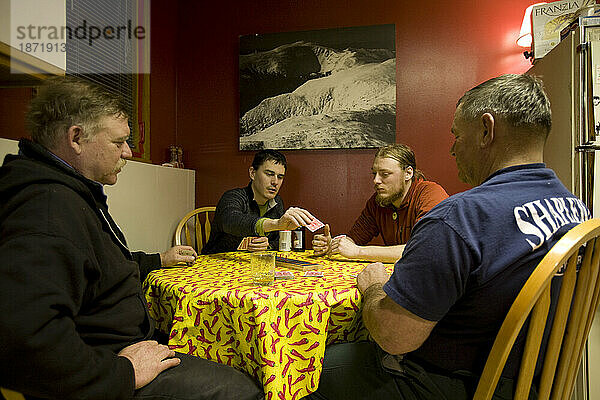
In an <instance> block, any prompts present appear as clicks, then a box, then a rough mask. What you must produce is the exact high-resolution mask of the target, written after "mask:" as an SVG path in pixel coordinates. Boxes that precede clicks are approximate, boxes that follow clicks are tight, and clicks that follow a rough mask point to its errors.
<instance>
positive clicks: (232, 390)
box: [0, 353, 265, 400]
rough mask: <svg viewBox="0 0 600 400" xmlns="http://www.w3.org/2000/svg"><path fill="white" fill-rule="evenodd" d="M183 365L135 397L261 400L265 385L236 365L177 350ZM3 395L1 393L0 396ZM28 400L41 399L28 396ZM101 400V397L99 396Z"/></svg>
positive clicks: (167, 371) (184, 399) (156, 379)
mask: <svg viewBox="0 0 600 400" xmlns="http://www.w3.org/2000/svg"><path fill="white" fill-rule="evenodd" d="M177 358H180V359H181V364H179V365H178V366H176V367H173V368H170V369H168V370H166V371H163V372H162V373H160V374H159V375H158V376H157V377H156V378H155V379H154V380H153V381H152V382H150V383H149V384H148V385H146V386H144V387H143V388H141V389H138V390H136V391H135V393H134V395H133V397H132V399H135V400H142V399H143V400H209V399H210V400H258V399H264V398H265V394H264V392H263V390H262V388H261V387H260V386H259V385H258V384H257V383H256V382H255V381H254V380H253V379H252V378H251V377H249V376H248V375H246V374H244V373H243V372H241V371H238V370H237V369H235V368H233V367H228V366H227V365H223V364H219V363H216V362H213V361H208V360H205V359H203V358H200V357H195V356H190V355H187V354H181V353H177ZM1 398H2V396H0V399H1ZM26 399H27V400H41V399H38V398H37V397H32V396H26ZM98 400H100V399H98Z"/></svg>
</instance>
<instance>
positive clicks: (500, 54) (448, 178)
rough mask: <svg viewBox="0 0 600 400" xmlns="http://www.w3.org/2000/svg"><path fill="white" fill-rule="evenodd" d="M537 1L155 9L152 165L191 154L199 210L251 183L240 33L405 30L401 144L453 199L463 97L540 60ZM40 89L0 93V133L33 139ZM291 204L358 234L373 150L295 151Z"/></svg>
mask: <svg viewBox="0 0 600 400" xmlns="http://www.w3.org/2000/svg"><path fill="white" fill-rule="evenodd" d="M530 2H531V1H530V0H527V1H525V0H504V1H496V2H492V1H489V0H483V1H475V0H455V1H452V2H441V1H439V2H408V1H389V0H371V1H365V0H345V1H343V0H327V1H323V0H280V1H272V0H256V1H236V2H226V1H221V2H209V1H184V0H180V1H177V2H173V1H170V2H167V1H166V0H154V1H153V2H152V15H151V22H152V26H151V34H152V39H151V40H152V44H151V46H152V65H151V67H152V74H151V121H150V124H151V126H150V130H151V137H150V140H151V157H152V161H153V162H154V163H156V164H160V163H162V162H164V161H165V158H166V157H167V154H166V151H167V147H168V146H169V145H170V144H178V145H180V146H183V148H184V152H185V153H184V160H185V163H186V167H187V168H193V169H195V170H196V177H197V182H196V183H197V185H196V204H197V205H198V206H202V205H211V204H216V202H217V201H218V199H219V197H220V196H221V194H222V193H223V191H225V190H227V189H229V188H232V187H238V186H243V185H245V184H246V183H247V182H248V172H247V169H248V166H249V164H250V163H251V161H252V157H253V153H249V152H241V151H238V150H237V149H238V83H237V79H238V78H237V72H238V36H239V35H246V34H252V33H269V32H284V31H296V30H311V29H325V28H333V27H345V26H360V25H376V24H390V23H392V24H395V25H396V52H397V55H396V57H397V62H396V64H397V75H396V79H397V94H396V96H397V112H396V113H397V117H396V131H397V141H398V142H404V143H407V144H408V145H410V146H412V147H413V149H414V150H415V152H416V155H417V164H418V167H419V168H420V169H422V170H424V171H425V173H426V175H427V176H428V177H429V178H430V179H432V180H434V181H437V182H439V183H440V184H441V185H442V186H444V187H445V188H446V190H447V191H448V192H449V193H451V194H452V193H456V192H459V191H462V190H464V189H466V188H467V186H465V185H464V184H462V183H461V182H459V181H458V179H457V173H456V166H455V163H454V160H453V159H452V157H450V155H449V153H448V150H449V148H450V146H451V134H450V126H451V123H452V117H453V113H454V107H455V104H456V101H457V99H458V98H459V97H460V96H461V95H462V93H464V91H465V90H467V89H469V88H471V87H472V86H474V85H475V84H477V83H479V82H481V81H483V80H485V79H488V78H490V77H492V76H495V75H498V74H501V73H520V72H524V71H526V70H527V69H528V68H529V66H530V64H529V62H528V61H526V60H525V59H524V58H523V56H522V49H521V48H519V47H517V46H516V44H515V40H516V36H517V34H518V30H519V28H520V22H521V19H522V15H523V11H524V9H525V8H526V7H527V6H528V5H529V3H530ZM30 97H31V91H30V89H0V136H2V137H9V138H18V137H20V136H22V134H24V128H23V118H22V115H23V113H24V112H25V109H26V104H27V103H28V101H29V99H30ZM285 153H286V155H287V157H288V161H289V168H288V173H287V176H286V179H285V183H284V185H283V189H282V190H281V194H282V196H283V198H284V201H285V203H286V205H288V206H289V205H297V206H302V207H305V208H307V209H309V210H311V211H313V212H314V214H315V215H316V216H318V217H319V218H321V219H322V220H323V221H325V222H329V223H331V224H332V228H333V230H334V233H339V232H343V231H346V230H348V229H349V227H350V226H351V224H352V222H353V221H354V219H355V217H356V216H357V215H358V213H359V212H360V210H361V209H362V207H363V205H364V202H365V201H366V199H367V198H368V197H369V196H370V195H371V193H372V190H373V189H372V183H371V176H370V167H371V163H372V158H373V154H374V150H373V149H371V150H309V151H286V152H285Z"/></svg>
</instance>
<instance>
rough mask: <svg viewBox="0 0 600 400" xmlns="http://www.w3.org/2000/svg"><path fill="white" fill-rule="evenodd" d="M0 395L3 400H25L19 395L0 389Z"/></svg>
mask: <svg viewBox="0 0 600 400" xmlns="http://www.w3.org/2000/svg"><path fill="white" fill-rule="evenodd" d="M0 393H1V394H2V398H3V399H5V400H25V397H23V395H22V394H21V393H18V392H15V391H13V390H9V389H5V388H2V387H0Z"/></svg>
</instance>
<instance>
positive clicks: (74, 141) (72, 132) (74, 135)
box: [67, 125, 83, 155]
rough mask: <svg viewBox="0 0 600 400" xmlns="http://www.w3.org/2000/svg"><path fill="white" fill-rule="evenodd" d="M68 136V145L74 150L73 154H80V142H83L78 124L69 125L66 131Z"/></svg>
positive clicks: (81, 131) (81, 130)
mask: <svg viewBox="0 0 600 400" xmlns="http://www.w3.org/2000/svg"><path fill="white" fill-rule="evenodd" d="M67 136H68V138H69V147H71V148H72V149H73V151H75V154H78V155H79V154H81V151H82V150H81V143H82V142H83V129H81V127H80V126H79V125H73V126H71V127H69V130H68V131H67Z"/></svg>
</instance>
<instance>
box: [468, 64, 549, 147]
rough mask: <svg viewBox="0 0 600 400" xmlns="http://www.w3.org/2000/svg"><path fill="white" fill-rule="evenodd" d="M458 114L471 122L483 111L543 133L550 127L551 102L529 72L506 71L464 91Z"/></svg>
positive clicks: (530, 130)
mask: <svg viewBox="0 0 600 400" xmlns="http://www.w3.org/2000/svg"><path fill="white" fill-rule="evenodd" d="M459 105H460V106H461V114H460V115H461V117H462V118H464V119H466V120H469V121H473V120H475V119H478V118H480V117H481V116H482V115H483V114H485V113H490V114H492V115H493V116H494V117H495V118H501V119H504V120H505V121H506V122H507V123H508V124H509V125H511V126H512V127H513V128H518V129H519V130H523V129H525V130H527V131H529V132H531V133H537V134H542V135H543V138H544V139H546V137H547V136H548V134H549V133H550V129H551V128H552V113H551V111H550V101H549V100H548V96H546V93H545V92H544V87H543V84H542V81H541V80H540V79H539V78H536V77H534V76H531V75H526V74H522V75H516V74H506V75H501V76H498V77H496V78H492V79H489V80H487V81H485V82H483V83H481V84H480V85H478V86H475V87H474V88H473V89H471V90H469V91H468V92H466V93H465V94H464V95H463V96H462V97H461V98H460V100H458V103H457V105H456V107H458V106H459Z"/></svg>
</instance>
